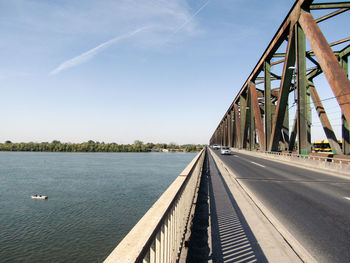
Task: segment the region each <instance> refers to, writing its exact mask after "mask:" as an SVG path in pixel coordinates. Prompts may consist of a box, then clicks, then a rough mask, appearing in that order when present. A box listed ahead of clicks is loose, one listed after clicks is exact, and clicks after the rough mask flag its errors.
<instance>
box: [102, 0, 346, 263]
mask: <svg viewBox="0 0 350 263" xmlns="http://www.w3.org/2000/svg"><path fill="white" fill-rule="evenodd" d="M349 9H350V2H332V3H319V4H317V3H313V1H312V0H297V1H296V2H295V4H294V5H293V7H292V9H291V10H290V12H289V13H288V15H287V17H286V18H285V19H284V21H283V23H282V25H281V26H280V27H279V29H278V31H277V33H276V34H275V36H274V37H273V39H272V40H271V42H270V44H269V45H268V47H267V48H266V50H265V52H264V54H263V55H262V56H261V58H260V60H259V61H258V63H257V64H256V66H255V68H254V69H253V71H252V73H251V74H250V76H249V77H248V79H247V80H246V82H245V83H244V84H243V86H242V88H241V89H240V91H239V93H238V94H237V96H236V97H235V99H234V100H233V102H232V104H231V105H230V107H229V108H228V110H227V111H226V113H225V114H224V116H223V118H222V120H221V121H220V123H219V125H218V127H217V129H216V130H215V132H214V134H213V135H212V137H211V139H210V144H220V145H224V146H230V147H234V148H235V149H232V150H234V151H233V152H234V154H232V155H231V156H224V155H223V156H221V155H219V154H218V153H219V152H218V151H215V150H212V149H210V148H206V149H203V150H202V151H201V152H200V153H199V154H198V155H197V156H196V157H195V158H194V159H193V161H192V162H191V163H190V164H189V165H188V166H187V167H186V168H185V169H184V171H183V172H182V173H181V174H180V175H179V176H178V177H177V178H176V179H175V181H174V182H173V183H172V184H171V185H170V186H169V188H168V189H167V190H166V191H165V192H164V193H163V194H162V196H161V197H160V198H159V199H158V201H157V202H156V203H155V204H154V205H153V206H152V207H151V208H150V209H149V210H148V211H147V213H146V214H145V215H144V216H143V217H142V218H141V219H140V221H139V222H138V223H137V224H136V225H135V226H134V228H133V229H132V230H131V231H130V232H129V233H128V235H127V236H126V237H125V238H124V239H123V240H122V241H121V242H120V243H119V245H118V246H117V247H116V248H115V249H114V250H113V251H112V252H111V254H110V255H109V256H108V257H107V258H106V260H105V261H104V262H106V263H110V262H111V263H112V262H113V263H114V262H144V263H162V262H180V263H181V262H278V263H279V262H349V259H350V250H349V244H350V230H349V225H350V217H349V205H350V203H349V202H350V180H349V178H350V177H349V176H350V162H349V158H345V157H348V156H340V157H339V158H331V159H332V161H329V159H328V158H329V157H328V156H327V157H320V156H318V157H315V156H313V157H310V156H307V154H309V153H310V151H311V124H312V123H311V104H312V103H313V104H314V107H315V109H316V111H317V114H318V116H319V119H320V122H321V123H322V126H323V130H324V132H325V134H326V136H327V138H328V141H329V143H330V146H331V148H332V151H333V153H335V154H339V155H340V154H347V155H349V154H350V141H349V138H350V136H349V123H350V82H349V79H348V56H349V53H350V45H347V46H346V44H345V43H347V42H349V41H350V37H346V36H345V37H344V38H343V39H340V40H339V41H336V42H333V43H330V44H329V43H328V42H327V40H326V38H325V36H324V35H323V32H322V31H321V30H320V28H319V26H318V23H320V22H322V21H325V20H327V19H332V18H334V17H335V16H337V15H340V14H342V13H344V12H346V11H348V10H349ZM314 10H324V11H327V10H329V12H328V13H327V14H326V15H324V16H322V17H319V18H316V19H315V18H314V17H313V15H312V12H313V11H314ZM349 22H350V21H349ZM343 26H345V27H346V26H347V27H349V24H347V25H343ZM306 40H307V41H308V43H309V45H310V50H307V48H306V47H307V45H306ZM340 44H342V45H341V46H343V48H342V49H340V50H334V49H335V48H337V47H339V45H340ZM344 46H345V47H344ZM283 48H285V52H280V51H281V49H283ZM272 60H276V61H273V62H272ZM309 65H312V66H310V67H309ZM278 69H279V70H278ZM278 72H281V73H278ZM321 74H324V76H325V77H326V79H327V80H328V83H329V86H330V88H331V90H332V91H333V93H334V99H336V101H337V103H338V104H339V107H340V110H341V113H342V114H341V115H342V116H341V117H342V140H343V143H342V149H341V148H340V146H339V144H338V142H337V138H336V136H335V133H334V131H333V129H332V126H331V122H330V120H329V118H328V117H327V114H326V110H325V107H324V106H323V103H322V100H321V99H320V96H319V94H318V91H317V87H316V86H315V84H314V79H315V78H316V77H318V76H320V75H321ZM272 83H273V84H275V83H277V84H279V87H278V88H275V89H272V88H271V84H272ZM293 93H295V100H294V103H293V105H289V101H290V100H289V99H290V96H291V95H293ZM311 101H312V102H311ZM292 106H295V107H296V114H295V117H294V123H293V127H292V129H291V131H289V116H290V108H291V107H292ZM295 149H297V150H298V154H294V153H293V154H291V153H287V154H284V153H280V151H284V150H288V151H294V150H295ZM247 150H248V151H247ZM251 150H259V151H251ZM315 158H316V159H315ZM326 172H327V173H326Z"/></svg>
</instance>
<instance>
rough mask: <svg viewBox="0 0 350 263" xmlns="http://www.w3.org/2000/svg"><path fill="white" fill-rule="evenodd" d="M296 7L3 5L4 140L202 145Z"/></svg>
mask: <svg viewBox="0 0 350 263" xmlns="http://www.w3.org/2000/svg"><path fill="white" fill-rule="evenodd" d="M319 2H320V1H319ZM321 2H322V1H321ZM293 3H294V0H269V3H268V5H267V4H266V1H260V0H251V1H246V0H216V1H211V0H196V1H194V0H187V1H186V0H172V1H166V0H147V1H143V0H99V1H94V0H54V1H52V0H11V1H8V0H0V36H1V37H0V91H1V93H0V94H1V103H0V120H1V131H0V142H4V141H5V140H11V141H12V142H31V141H32V142H43V141H47V142H50V141H52V140H60V141H61V142H84V141H88V140H94V141H100V142H102V141H104V142H116V143H123V144H125V143H133V142H134V141H135V140H141V141H143V142H155V143H156V142H163V143H170V142H172V143H177V144H185V143H196V144H197V143H198V144H199V143H200V144H206V143H208V141H209V139H210V137H211V135H212V134H213V132H214V131H215V129H216V127H217V125H218V123H219V121H220V120H221V118H222V117H223V115H224V113H225V112H226V110H227V108H228V107H229V105H230V104H231V103H232V101H233V99H234V98H235V96H236V94H237V92H238V91H239V90H240V88H241V87H242V85H243V83H244V82H245V80H246V79H247V78H248V76H249V74H250V73H251V71H252V70H253V68H254V66H255V64H256V63H257V61H258V59H259V58H260V57H261V55H262V54H263V52H264V50H265V49H266V47H267V45H268V43H269V42H270V40H271V39H272V37H273V36H274V34H275V32H276V31H277V29H278V27H279V26H280V24H281V23H282V21H283V19H284V18H285V16H286V15H287V13H288V11H289V9H290V8H291V7H292V5H293ZM348 13H349V12H348ZM340 16H341V17H340ZM340 16H339V17H340V21H341V22H343V24H344V21H345V22H346V21H347V22H348V21H349V20H348V19H349V15H348V14H347V13H346V14H342V15H340ZM322 23H325V22H322ZM338 23H339V22H338ZM320 26H321V25H320ZM344 28H345V27H343V29H339V26H338V27H337V26H336V24H334V23H333V24H332V23H331V25H329V24H327V25H326V24H325V26H324V28H323V29H324V30H325V31H327V33H328V34H329V36H330V39H328V38H327V40H328V41H329V42H332V41H336V40H339V39H341V38H345V37H348V35H345V36H344V32H346V31H345V30H346V29H344ZM342 30H343V31H342ZM339 36H340V38H338V37H339ZM317 86H318V87H319V93H320V97H321V98H323V99H324V98H328V97H332V96H333V94H332V92H331V90H330V88H329V86H328V85H327V82H326V80H325V79H321V80H320V81H319V82H317ZM332 101H333V104H332ZM325 102H326V101H325ZM327 103H329V104H330V106H327V107H330V108H332V107H334V108H332V110H330V111H332V112H333V114H334V116H335V117H334V118H333V120H334V123H335V125H338V126H335V127H334V128H335V129H336V132H337V133H338V134H337V135H338V136H340V126H339V123H340V122H339V121H340V120H338V119H340V118H339V116H340V113H339V107H338V109H337V108H336V107H337V104H336V103H335V100H332V99H330V100H327ZM326 109H327V108H326ZM315 118H317V116H316V115H315V113H313V120H314V119H315ZM317 121H318V122H319V120H314V122H315V129H313V133H312V136H313V139H322V138H325V137H324V135H323V132H322V129H321V127H317ZM337 121H338V122H337ZM291 122H292V121H291ZM322 136H323V137H322Z"/></svg>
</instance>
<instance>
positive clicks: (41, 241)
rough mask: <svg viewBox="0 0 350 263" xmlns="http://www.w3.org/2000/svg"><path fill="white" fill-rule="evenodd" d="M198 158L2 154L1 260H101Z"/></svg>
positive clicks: (179, 155) (180, 155)
mask: <svg viewBox="0 0 350 263" xmlns="http://www.w3.org/2000/svg"><path fill="white" fill-rule="evenodd" d="M194 156H195V154H194V153H27V152H0V182H1V183H0V262H36V263H38V262H102V261H103V260H104V259H105V258H106V257H107V256H108V254H109V253H110V252H111V251H112V250H113V249H114V248H115V247H116V245H117V244H118V243H119V242H120V241H121V240H122V238H123V237H124V236H125V235H126V234H127V233H128V232H129V230H130V229H131V228H132V227H133V226H134V225H135V224H136V223H137V221H138V220H139V219H140V218H141V217H142V216H143V214H144V213H145V212H146V211H147V210H148V209H149V208H150V207H151V205H152V204H153V203H154V202H155V201H156V200H157V199H158V197H159V196H160V195H161V194H162V193H163V192H164V190H165V189H166V188H167V187H168V186H169V185H170V184H171V182H172V181H173V180H174V179H175V178H176V177H177V175H178V174H179V173H180V172H181V171H182V170H183V169H184V168H185V167H186V165H187V164H188V163H189V162H190V161H191V160H192V159H193V158H194ZM32 194H43V195H47V196H48V197H49V198H48V200H33V199H31V198H30V196H31V195H32Z"/></svg>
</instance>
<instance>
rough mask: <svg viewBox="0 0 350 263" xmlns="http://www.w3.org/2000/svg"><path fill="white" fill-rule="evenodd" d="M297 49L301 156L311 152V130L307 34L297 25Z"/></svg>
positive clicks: (299, 145) (299, 146)
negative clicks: (307, 76)
mask: <svg viewBox="0 0 350 263" xmlns="http://www.w3.org/2000/svg"><path fill="white" fill-rule="evenodd" d="M295 33H296V49H297V52H296V53H297V89H298V149H299V154H308V153H309V152H310V150H311V149H310V146H309V145H311V142H309V140H308V139H309V137H310V135H309V134H310V129H309V123H308V115H309V113H308V101H307V79H306V57H305V54H306V47H305V45H306V44H305V34H304V32H303V30H302V28H301V27H300V26H299V25H295Z"/></svg>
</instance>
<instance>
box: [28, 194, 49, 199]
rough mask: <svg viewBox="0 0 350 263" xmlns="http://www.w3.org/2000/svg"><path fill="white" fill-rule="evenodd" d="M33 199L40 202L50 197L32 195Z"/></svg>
mask: <svg viewBox="0 0 350 263" xmlns="http://www.w3.org/2000/svg"><path fill="white" fill-rule="evenodd" d="M31 198H32V199H38V200H46V199H47V198H48V197H47V195H32V196H31Z"/></svg>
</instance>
